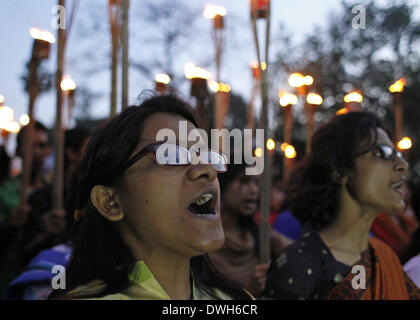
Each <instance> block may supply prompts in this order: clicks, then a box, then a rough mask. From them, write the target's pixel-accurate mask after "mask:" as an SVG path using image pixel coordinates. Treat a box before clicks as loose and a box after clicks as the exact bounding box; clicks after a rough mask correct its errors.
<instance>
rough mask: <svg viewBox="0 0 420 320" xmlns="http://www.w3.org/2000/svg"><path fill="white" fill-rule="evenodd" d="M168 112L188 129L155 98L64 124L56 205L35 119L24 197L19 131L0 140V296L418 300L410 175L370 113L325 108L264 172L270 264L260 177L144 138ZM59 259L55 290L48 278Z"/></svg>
mask: <svg viewBox="0 0 420 320" xmlns="http://www.w3.org/2000/svg"><path fill="white" fill-rule="evenodd" d="M181 121H187V133H189V132H191V131H192V130H194V129H197V128H200V121H199V119H198V118H197V114H196V109H194V108H193V107H191V106H190V105H188V104H187V103H186V102H185V101H183V100H182V99H180V98H178V97H175V96H173V95H156V96H153V97H149V98H147V99H145V100H144V101H143V102H142V103H141V104H139V105H136V106H131V107H129V108H127V109H125V110H124V111H122V112H121V113H120V114H118V115H116V116H114V117H113V118H111V119H110V120H109V121H108V122H107V123H105V124H104V125H103V126H101V127H100V128H99V129H97V130H96V131H95V132H94V133H93V134H92V133H91V132H90V131H89V130H86V129H84V128H75V129H71V130H68V131H67V132H66V135H65V168H64V171H65V174H64V190H63V192H64V194H63V195H64V199H65V205H64V208H63V209H62V210H56V209H52V185H51V181H52V179H54V176H53V174H52V173H51V172H52V171H51V166H48V163H49V162H48V160H49V159H51V158H53V156H54V155H53V154H52V148H51V144H50V142H49V137H48V130H47V128H46V127H45V126H43V125H42V124H41V123H39V122H37V123H36V125H35V135H34V155H33V162H32V172H31V183H30V190H28V192H29V194H30V196H29V200H28V203H27V204H25V205H22V204H21V203H20V201H19V199H20V198H19V196H20V181H21V172H20V170H19V169H18V168H19V165H16V163H17V164H18V162H19V160H20V162H22V159H24V157H25V154H24V152H23V150H22V149H23V148H22V146H23V137H24V133H25V129H23V130H21V132H20V133H19V134H18V136H17V149H16V154H15V156H14V157H13V158H11V157H10V156H9V154H8V153H7V152H6V150H4V148H1V149H0V155H1V166H0V168H1V174H0V240H1V241H0V293H1V295H2V298H3V299H13V300H19V299H25V300H26V299H32V300H33V299H50V300H63V299H104V300H109V299H116V300H130V299H162V300H165V299H174V300H190V299H193V300H208V299H221V300H232V299H240V300H248V299H275V300H277V299H278V300H290V299H315V300H317V299H319V300H325V299H365V300H382V299H404V300H408V299H420V289H419V288H418V287H419V286H420V228H419V219H420V216H419V215H420V204H419V199H420V184H414V183H411V181H408V163H407V161H406V160H405V159H404V156H403V155H402V154H401V153H400V152H399V151H397V150H396V149H395V148H394V144H393V143H392V141H391V139H390V135H389V134H388V131H387V129H386V128H385V127H384V126H383V125H382V124H381V122H380V121H379V120H378V118H377V117H376V116H375V115H374V114H372V113H369V112H350V113H348V114H345V115H339V116H335V117H333V118H331V119H329V120H328V121H327V122H326V123H324V124H323V125H322V126H321V127H320V128H319V129H318V130H316V132H315V133H314V135H313V138H312V141H311V148H310V150H311V151H310V152H309V153H308V155H307V156H306V157H305V158H304V159H303V160H302V161H301V162H300V163H299V164H297V165H296V166H295V169H294V171H293V173H292V176H291V178H290V180H289V181H290V183H287V184H286V183H285V182H284V181H282V179H281V178H278V177H276V178H275V179H273V183H272V189H271V208H270V210H271V215H270V219H269V221H270V227H271V230H270V233H269V235H267V236H268V237H269V238H270V244H271V250H270V253H271V256H270V262H268V263H262V262H261V260H260V252H259V251H260V245H259V241H260V227H259V224H260V220H261V217H260V212H259V202H260V193H261V188H260V177H259V176H253V175H246V168H247V164H246V162H245V161H242V163H241V164H236V163H230V162H229V160H228V159H229V157H226V155H223V154H222V153H220V152H219V151H218V150H211V149H208V148H207V147H206V146H202V148H199V149H195V148H196V146H197V145H196V144H193V143H190V142H189V143H190V144H189V145H187V146H184V145H182V143H180V142H179V140H180V139H181V137H179V136H178V135H177V137H176V138H177V141H176V142H174V141H170V142H168V141H166V142H162V141H160V142H159V141H157V140H156V137H157V133H158V132H159V130H160V129H171V130H173V132H175V133H177V134H178V133H179V132H181V131H182V130H180V123H181ZM163 144H164V145H165V148H166V150H167V154H165V157H164V158H165V161H162V157H161V156H159V150H160V147H161V146H162V145H163ZM194 157H198V158H199V159H200V161H199V163H198V164H197V163H193V161H192V159H194ZM231 159H232V157H231ZM209 160H211V161H209ZM409 182H410V183H409ZM57 265H60V266H64V267H65V279H66V281H65V288H58V289H57V288H53V286H52V285H51V282H52V279H53V277H54V276H55V274H54V273H53V272H52V269H53V267H54V266H57ZM355 270H356V271H355ZM361 270H362V271H361ZM355 280H357V281H355ZM355 284H356V285H355Z"/></svg>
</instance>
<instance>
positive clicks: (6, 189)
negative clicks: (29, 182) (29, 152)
mask: <svg viewBox="0 0 420 320" xmlns="http://www.w3.org/2000/svg"><path fill="white" fill-rule="evenodd" d="M19 201H20V179H19V177H18V176H15V177H11V178H9V179H7V180H6V181H5V182H4V183H3V184H2V185H1V186H0V223H9V215H10V211H11V210H12V209H14V208H16V207H18V206H19Z"/></svg>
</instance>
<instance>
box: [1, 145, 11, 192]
mask: <svg viewBox="0 0 420 320" xmlns="http://www.w3.org/2000/svg"><path fill="white" fill-rule="evenodd" d="M9 176H10V157H9V155H8V154H7V151H6V149H5V148H4V147H3V146H0V185H1V184H2V183H3V182H4V181H6V180H7V178H9Z"/></svg>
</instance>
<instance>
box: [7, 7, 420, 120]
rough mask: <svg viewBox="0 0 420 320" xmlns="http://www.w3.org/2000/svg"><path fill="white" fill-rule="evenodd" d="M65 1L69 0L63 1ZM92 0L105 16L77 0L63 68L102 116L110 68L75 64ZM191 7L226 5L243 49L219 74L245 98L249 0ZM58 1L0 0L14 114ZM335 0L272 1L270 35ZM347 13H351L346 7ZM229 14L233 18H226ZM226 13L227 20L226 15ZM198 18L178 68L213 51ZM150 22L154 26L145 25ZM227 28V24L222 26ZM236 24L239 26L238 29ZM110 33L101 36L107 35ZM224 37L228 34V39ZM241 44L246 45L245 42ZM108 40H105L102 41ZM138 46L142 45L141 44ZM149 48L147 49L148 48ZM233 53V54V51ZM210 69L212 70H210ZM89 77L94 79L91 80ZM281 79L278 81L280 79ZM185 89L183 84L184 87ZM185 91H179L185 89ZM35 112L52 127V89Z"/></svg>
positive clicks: (314, 19)
mask: <svg viewBox="0 0 420 320" xmlns="http://www.w3.org/2000/svg"><path fill="white" fill-rule="evenodd" d="M416 1H417V0H416ZM142 2H143V1H142V0H132V1H131V3H132V5H131V11H130V13H131V15H130V26H131V25H132V24H133V23H135V20H136V19H138V20H141V19H142V17H141V15H139V14H138V13H139V12H141V6H142ZM67 3H68V4H69V5H71V4H72V1H67ZM92 3H94V4H95V5H96V6H103V8H104V10H103V19H104V22H105V23H107V21H108V12H107V11H106V3H107V1H106V0H89V1H86V0H82V1H81V5H80V7H79V10H78V14H77V17H76V21H75V26H74V27H73V29H72V33H71V36H70V39H69V43H68V47H67V52H66V55H67V64H66V67H65V73H66V74H70V75H71V76H72V77H73V79H74V80H75V81H76V83H77V84H81V83H83V82H84V81H89V83H88V85H89V86H94V88H95V91H97V92H101V93H103V97H102V98H101V99H98V100H97V101H96V103H95V107H94V109H95V110H94V112H93V116H95V117H104V116H106V115H108V113H109V91H110V88H109V87H110V73H109V72H108V71H104V72H102V73H100V74H98V75H97V76H95V77H93V78H92V79H88V80H86V79H85V78H84V77H83V75H82V73H81V72H80V70H81V69H82V66H83V64H80V63H79V64H78V65H77V67H76V64H77V63H78V61H77V59H78V56H77V54H76V52H80V51H83V48H82V46H83V43H84V42H83V41H82V40H83V39H81V38H83V35H82V33H83V32H81V31H83V25H80V23H81V20H82V19H81V17H83V16H84V15H87V13H88V11H89V5H91V4H92ZM188 3H190V4H191V6H192V7H193V8H196V9H198V10H200V8H201V9H202V8H204V5H205V4H206V3H212V4H217V5H223V6H224V7H226V9H227V11H228V14H227V16H226V18H225V21H226V24H228V25H229V23H235V24H237V25H236V26H234V27H235V30H236V33H235V35H229V34H226V38H227V39H229V36H230V37H236V36H237V35H239V37H240V38H241V39H240V40H241V42H242V47H241V48H244V49H240V50H237V51H235V50H233V49H232V48H231V49H230V50H229V52H228V54H229V57H226V58H225V59H224V64H223V65H222V78H223V79H222V80H223V81H224V82H228V83H229V84H230V85H231V87H232V90H233V92H236V93H239V94H241V95H242V96H243V97H244V98H245V99H247V98H249V96H250V89H251V84H250V83H251V74H250V72H249V69H248V65H249V62H250V61H251V60H255V56H256V54H255V49H254V44H253V41H252V34H251V28H250V24H249V2H248V0H229V1H228V0H224V1H223V0H215V1H206V0H195V1H189V2H188ZM56 4H57V1H56V0H36V1H34V0H12V1H6V0H1V1H0V24H1V29H0V30H1V31H0V43H1V50H0V61H2V66H1V77H0V94H2V95H3V96H5V98H6V101H5V105H8V106H10V107H12V108H13V109H14V111H15V118H16V119H18V118H19V116H20V115H21V114H23V113H26V112H27V108H28V97H27V94H26V93H25V92H24V90H23V83H22V80H21V79H20V77H21V75H22V74H23V73H24V71H25V64H26V63H27V62H28V60H29V58H30V53H31V49H32V43H33V40H32V39H31V37H30V34H29V29H30V28H31V27H38V28H42V29H46V30H49V31H50V32H52V33H53V34H54V35H56V30H54V29H53V28H52V26H51V20H52V18H53V14H52V13H51V10H52V8H53V6H54V5H56ZM339 4H340V0H294V1H282V0H273V1H272V29H271V34H272V36H274V35H275V32H276V30H277V29H278V26H279V24H280V23H283V24H284V25H285V26H286V28H287V30H289V31H290V32H292V34H293V35H295V36H296V39H300V38H301V37H302V36H303V35H304V34H306V33H308V32H310V31H311V30H312V29H313V27H314V26H315V25H320V26H324V25H325V24H326V22H327V21H328V15H329V12H331V10H333V9H336V8H338V7H339ZM349 14H351V13H349ZM230 16H232V17H233V18H231V19H230ZM229 19H230V20H229ZM196 22H197V23H198V24H200V25H201V26H202V30H204V32H201V31H200V34H197V35H194V38H193V39H197V44H195V43H194V41H190V43H189V45H190V46H191V47H189V48H185V52H184V53H183V55H182V59H180V61H179V64H178V65H177V66H176V69H177V70H183V66H184V64H185V63H187V62H189V61H195V62H199V61H200V58H201V51H205V52H206V56H207V57H211V55H212V54H213V46H212V41H211V37H210V28H211V23H210V22H209V21H208V20H206V19H205V18H204V17H203V16H201V17H198V19H197V21H196ZM150 27H151V28H153V26H150ZM229 30H230V29H229V28H227V30H226V32H228V31H229ZM238 30H239V32H238ZM144 31H145V30H136V29H135V28H132V27H131V29H130V32H131V36H130V37H133V36H134V34H135V33H136V32H144ZM206 37H207V38H208V41H206V43H207V46H206V47H202V45H201V43H202V42H200V39H201V41H202V39H207V38H206ZM109 38H110V37H109V36H108V37H106V35H105V38H104V39H108V40H109ZM228 41H229V40H228ZM244 44H245V45H244ZM104 46H105V47H106V46H109V43H107V44H104ZM138 48H141V49H140V50H139V49H138ZM55 49H56V44H54V45H53V47H52V51H51V57H50V59H49V61H47V62H46V63H45V65H46V67H47V68H48V69H49V70H54V68H55V55H56V52H55ZM148 50H149V51H150V50H153V49H152V48H149V47H148V46H147V45H146V44H144V43H133V42H131V43H130V57H133V56H135V55H138V54H139V52H145V51H146V52H147V51H148ZM149 54H150V52H149ZM234 55H235V56H234ZM84 63H88V64H89V63H92V64H93V63H95V61H84ZM209 71H212V72H214V70H209ZM139 79H140V77H139V76H138V75H136V73H135V72H131V73H130V92H129V95H130V99H131V101H133V100H134V99H135V98H136V97H137V95H138V94H139V93H140V92H141V91H142V90H144V89H152V88H153V87H154V84H153V79H150V81H144V79H143V80H139ZM93 82H94V83H93ZM279 85H281V84H279ZM185 91H187V90H185ZM187 93H188V92H184V94H187ZM36 117H37V119H39V120H41V121H42V122H43V123H45V124H46V125H47V126H49V127H52V126H53V123H54V119H55V91H53V90H51V91H50V92H48V93H44V94H42V95H41V96H40V97H39V98H38V100H37V103H36Z"/></svg>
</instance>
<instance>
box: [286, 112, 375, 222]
mask: <svg viewBox="0 0 420 320" xmlns="http://www.w3.org/2000/svg"><path fill="white" fill-rule="evenodd" d="M377 128H383V126H382V124H381V123H380V121H379V120H378V118H377V117H376V116H375V115H374V114H372V113H368V112H350V113H348V114H345V115H338V116H334V117H333V118H331V119H330V120H329V121H328V122H327V123H325V124H323V125H322V126H321V127H320V128H319V129H318V130H317V131H316V132H315V133H314V135H313V137H312V141H311V152H310V153H309V154H308V155H307V157H306V158H305V159H304V160H303V162H302V163H300V164H299V165H298V166H296V168H295V170H294V171H293V173H292V175H291V178H290V184H289V186H288V188H287V192H286V194H287V195H286V197H287V198H288V201H287V202H288V204H289V205H290V208H291V210H292V213H293V215H294V216H296V217H297V218H298V219H299V221H300V222H301V223H302V225H305V224H307V223H308V224H310V225H311V226H312V227H313V228H315V229H316V230H320V229H322V228H324V227H326V226H328V225H329V224H330V223H331V222H333V221H334V219H335V218H336V216H337V213H338V209H339V190H340V188H339V187H340V177H343V176H346V175H347V174H349V173H350V172H351V171H352V170H353V169H354V167H355V158H356V155H358V154H360V153H362V152H363V151H366V150H368V149H369V148H370V147H371V146H373V145H374V144H376V140H377V132H376V129H377ZM372 134H373V135H374V136H373V137H374V139H373V140H372ZM349 191H350V192H351V188H349Z"/></svg>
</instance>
